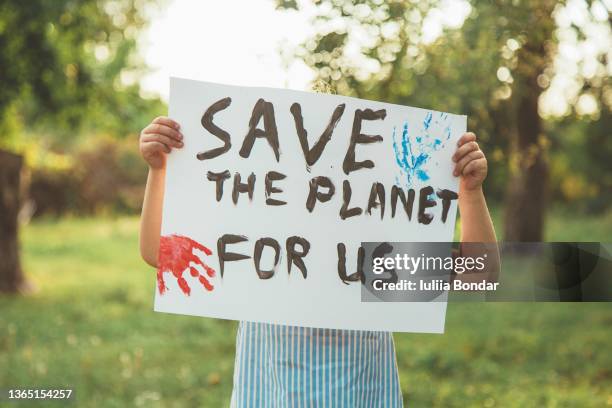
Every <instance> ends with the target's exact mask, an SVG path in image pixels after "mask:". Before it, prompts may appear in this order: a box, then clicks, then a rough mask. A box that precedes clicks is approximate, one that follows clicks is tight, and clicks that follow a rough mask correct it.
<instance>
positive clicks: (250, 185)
mask: <svg viewBox="0 0 612 408" xmlns="http://www.w3.org/2000/svg"><path fill="white" fill-rule="evenodd" d="M254 190H255V173H251V175H250V176H249V178H247V183H246V184H244V183H241V182H240V173H236V174H234V189H233V190H232V201H233V202H234V204H236V203H238V194H240V193H247V194H248V195H249V200H252V199H253V191H254Z"/></svg>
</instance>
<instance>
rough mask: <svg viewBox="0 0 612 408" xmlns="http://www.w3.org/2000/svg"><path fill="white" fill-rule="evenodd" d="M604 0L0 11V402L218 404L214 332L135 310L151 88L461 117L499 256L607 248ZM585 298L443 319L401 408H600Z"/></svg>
mask: <svg viewBox="0 0 612 408" xmlns="http://www.w3.org/2000/svg"><path fill="white" fill-rule="evenodd" d="M611 11H612V2H610V1H609V0H592V1H591V0H589V1H587V0H567V1H550V0H541V1H530V0H508V1H506V0H486V1H485V0H471V1H463V0H421V1H416V0H414V1H382V0H359V1H344V0H318V1H299V0H249V1H246V0H244V1H237V0H227V1H180V0H174V1H173V0H163V1H162V0H158V1H155V0H81V1H77V0H56V1H53V2H50V1H44V0H31V1H28V2H18V1H11V0H0V81H1V86H0V388H1V387H9V386H21V387H23V386H71V387H73V388H75V389H76V397H77V401H78V402H79V404H83V405H86V406H133V405H136V406H223V405H227V404H228V402H229V396H230V391H231V374H232V370H233V352H234V336H235V328H236V324H235V322H227V321H215V320H211V319H202V318H193V317H185V316H168V315H162V314H154V313H153V312H152V311H151V309H152V297H153V293H154V277H153V271H152V270H151V269H150V268H148V267H146V266H145V265H144V264H143V262H142V261H141V260H140V258H139V255H138V244H137V231H138V212H139V210H140V205H141V200H142V195H143V191H144V183H145V180H146V172H147V168H146V165H145V164H144V163H143V161H142V160H141V159H140V157H139V154H138V144H137V141H138V134H139V132H140V129H142V128H143V127H144V126H145V125H146V124H147V123H149V122H150V121H151V120H152V119H153V118H154V117H156V116H159V115H165V114H166V113H167V97H168V77H169V75H174V76H181V77H187V78H192V79H200V80H205V81H212V82H222V83H227V84H236V85H252V86H272V87H281V88H283V87H285V88H291V89H297V90H321V89H324V90H326V91H331V92H334V93H338V94H341V95H349V96H356V97H359V98H365V99H374V100H380V101H385V102H391V103H398V104H404V105H412V106H419V107H423V108H429V109H435V110H439V111H447V112H453V113H458V114H466V115H468V128H469V130H471V131H474V132H475V133H476V134H477V135H478V136H479V139H480V143H481V146H482V148H483V150H484V151H485V153H486V154H487V157H488V160H489V177H488V179H487V181H486V185H485V193H486V196H487V199H488V201H489V203H490V206H491V211H492V214H493V218H494V222H495V227H496V230H497V232H498V237H499V238H500V239H502V238H503V239H504V240H508V241H542V240H547V241H609V240H610V237H611V236H612V234H611V233H612V207H611V202H612V165H611V164H610V160H611V159H612V138H611V137H612V134H611V130H612V115H611V107H612V86H611V85H612V84H611V82H610V74H611V73H612V66H611V65H610V59H611V57H612V31H611V21H612V18H611V16H612V14H611ZM611 311H612V309H611V308H610V306H609V305H608V304H605V303H602V304H569V303H568V304H552V303H551V304H485V305H476V304H468V303H465V304H453V305H451V306H449V311H448V315H447V330H446V334H445V335H443V336H434V335H413V334H398V335H396V336H395V340H396V344H397V348H398V364H399V366H400V374H401V381H402V388H403V391H404V397H405V400H406V401H405V402H406V403H407V404H408V405H409V406H416V407H420V406H444V407H450V406H466V405H467V406H471V405H476V406H487V407H493V406H503V407H506V406H517V407H519V406H520V407H524V406H546V407H565V406H584V407H587V406H593V407H595V406H597V407H600V406H606V405H610V406H612V387H611V386H610V384H612V353H610V351H609V333H610V329H611V328H612V314H611V313H610V312H611Z"/></svg>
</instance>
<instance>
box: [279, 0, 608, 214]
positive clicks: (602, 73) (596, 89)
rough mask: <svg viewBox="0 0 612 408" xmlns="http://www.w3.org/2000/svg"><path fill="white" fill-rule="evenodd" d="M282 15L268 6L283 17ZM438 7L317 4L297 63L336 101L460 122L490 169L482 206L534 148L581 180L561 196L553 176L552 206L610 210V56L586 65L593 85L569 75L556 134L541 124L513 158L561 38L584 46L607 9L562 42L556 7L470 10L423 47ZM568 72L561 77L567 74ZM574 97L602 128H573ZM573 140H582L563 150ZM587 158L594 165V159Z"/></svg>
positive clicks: (343, 0)
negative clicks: (588, 103)
mask: <svg viewBox="0 0 612 408" xmlns="http://www.w3.org/2000/svg"><path fill="white" fill-rule="evenodd" d="M282 3H283V2H277V5H278V6H279V7H281V8H282V7H283V4H282ZM443 3H444V2H440V1H436V0H430V1H418V2H417V1H389V2H383V1H378V0H363V1H359V2H354V1H348V0H320V1H317V2H316V4H317V7H318V8H317V10H318V12H317V14H316V16H315V18H314V21H313V24H314V26H315V27H316V30H317V33H316V34H315V35H314V36H313V37H312V38H309V39H307V40H306V41H305V42H304V44H303V45H302V46H301V47H300V48H299V49H298V50H296V56H297V57H298V58H301V59H302V60H303V61H304V62H305V63H306V64H307V65H309V66H310V67H312V68H314V70H315V72H316V81H321V80H322V81H326V82H329V83H330V85H331V86H332V87H333V88H334V89H336V90H337V92H338V93H339V94H344V95H354V96H357V97H360V98H366V99H374V100H382V101H387V102H393V103H399V104H405V105H413V106H420V107H424V108H433V109H436V110H441V111H449V112H456V113H462V114H467V115H468V118H469V123H468V128H469V129H471V130H474V131H475V132H476V133H477V134H478V136H479V138H480V143H481V145H482V146H483V148H484V151H485V152H486V153H487V155H488V159H489V162H490V166H489V168H490V175H489V177H488V179H487V186H486V188H487V195H488V196H489V197H492V198H496V199H498V200H500V199H501V198H502V196H503V195H504V193H505V186H506V185H507V183H508V180H509V175H510V173H511V172H512V171H515V170H516V168H517V166H518V165H519V164H518V163H519V162H520V161H521V160H523V159H524V157H517V155H516V154H515V153H516V152H518V156H526V155H528V154H529V150H530V149H531V148H534V149H537V150H541V151H543V152H544V153H547V152H549V149H552V150H550V154H551V155H553V156H557V157H559V156H562V157H564V160H566V161H567V162H569V163H572V166H570V167H569V168H571V170H572V173H571V174H569V176H570V177H571V178H572V179H574V180H578V179H580V180H582V182H580V183H571V182H570V183H565V184H566V185H565V186H564V185H563V183H564V181H565V179H566V176H568V174H567V173H566V174H561V173H558V172H557V173H554V172H553V173H554V174H553V178H552V179H551V186H552V190H553V194H555V197H557V198H558V199H560V200H566V201H568V202H569V203H575V202H576V200H575V198H574V197H575V196H581V197H582V198H583V199H586V200H590V203H589V204H588V205H586V206H585V205H582V207H589V208H590V209H595V208H598V209H600V210H601V209H603V208H605V207H606V205H603V203H604V202H607V203H610V202H612V193H610V191H612V189H611V188H610V184H609V183H610V181H609V180H610V177H612V176H611V175H610V171H609V166H608V159H606V157H609V154H607V155H606V153H605V152H609V151H610V149H612V147H611V143H612V141H611V139H610V132H609V129H610V126H609V117H610V109H611V106H610V101H611V99H610V94H611V93H612V88H611V87H610V80H609V76H608V75H607V72H609V66H608V64H609V61H608V57H606V55H605V52H607V51H603V52H604V54H598V55H596V56H594V57H593V58H594V59H593V60H590V61H589V63H593V64H595V65H596V66H597V67H598V69H597V70H595V71H594V72H595V73H594V74H588V75H583V74H582V70H581V69H580V64H581V63H580V62H579V63H578V67H577V68H576V73H575V75H574V78H573V79H575V80H576V81H577V83H578V84H582V86H583V89H580V90H579V92H578V97H575V98H573V99H570V100H568V103H569V104H570V112H568V116H567V117H566V118H564V119H563V124H562V125H559V120H558V119H555V118H548V117H546V118H544V119H545V123H544V128H543V129H542V132H543V134H542V135H541V136H540V137H538V138H537V140H536V141H535V144H534V145H533V146H531V147H524V148H522V150H521V149H519V150H515V149H514V147H515V144H516V142H517V140H519V139H520V138H519V133H521V129H524V128H525V127H531V128H532V129H535V130H536V131H537V128H538V125H537V124H534V122H535V120H534V118H533V117H532V116H530V115H532V114H535V115H537V103H538V99H539V98H540V96H541V95H542V93H543V92H544V91H545V90H546V89H547V88H548V86H549V84H550V83H551V81H552V80H553V79H554V77H555V75H556V74H557V72H556V71H555V70H556V69H558V67H556V66H555V64H554V61H555V58H556V56H557V55H558V52H557V47H558V44H559V41H560V40H559V38H558V35H562V34H563V35H565V37H568V36H569V37H570V38H571V37H572V36H574V37H576V38H578V39H581V38H584V37H585V36H586V34H585V33H588V32H589V30H591V29H592V28H593V27H594V26H596V24H605V22H603V23H601V22H599V21H597V18H595V17H594V13H593V10H594V8H595V6H600V7H603V9H604V10H608V9H606V6H605V4H604V3H602V2H600V1H595V2H588V4H587V3H585V8H586V10H587V12H588V13H589V14H588V17H587V19H586V21H584V22H583V25H582V26H578V25H576V24H574V25H572V26H571V27H569V28H564V30H566V32H560V31H558V27H557V26H556V22H555V15H556V13H558V12H559V11H560V10H561V9H562V8H563V7H564V2H557V1H551V0H546V1H535V0H533V1H532V0H526V1H514V0H498V1H489V0H472V1H469V2H468V4H469V7H470V8H471V10H470V12H469V14H468V16H467V18H466V19H465V21H464V22H463V24H462V25H461V27H451V26H444V27H443V32H442V33H441V35H440V36H438V37H437V38H436V39H435V40H434V41H433V42H428V41H425V38H424V36H425V30H424V28H425V26H426V24H425V22H426V21H427V19H428V18H430V17H432V16H436V15H437V14H439V13H441V12H440V10H439V7H440V6H441V5H442V4H443ZM595 3H597V4H595ZM589 6H590V8H589ZM608 13H609V10H608ZM578 46H580V44H578ZM567 68H568V67H561V68H560V69H561V70H562V71H564V72H565V71H566V70H567ZM583 93H589V94H592V95H593V96H594V97H595V99H596V101H597V106H598V107H597V109H598V114H597V116H599V117H600V119H598V120H597V118H595V120H594V118H588V117H587V118H585V117H581V116H580V115H579V114H578V113H577V111H576V110H575V105H576V104H577V102H578V100H579V96H580V95H581V94H583ZM530 104H531V107H530V110H529V111H526V110H525V107H526V106H530ZM521 125H522V127H521ZM568 125H571V126H569V127H571V128H572V130H571V131H570V130H568V128H569V127H568ZM538 132H539V131H538ZM578 133H582V134H583V137H581V138H578V139H574V140H573V141H571V142H569V141H568V139H569V138H570V137H572V136H573V135H575V134H578ZM572 134H573V135H572ZM570 145H571V146H572V148H571V149H567V148H566V147H567V146H570ZM596 151H599V152H602V153H600V154H594V155H592V156H591V153H595V152H596ZM580 156H589V157H590V159H589V162H588V163H585V165H584V166H574V165H573V164H574V163H575V162H579V161H580V160H582V159H581V157H580ZM527 163H528V160H527ZM521 165H523V164H521ZM606 168H607V170H606ZM570 184H571V185H575V186H578V185H580V186H582V185H587V186H586V187H585V188H586V189H587V190H588V189H589V188H591V189H595V190H596V191H597V194H596V196H593V195H591V196H589V195H588V194H587V195H584V194H581V192H580V191H578V190H580V189H581V188H582V187H575V188H572V187H570ZM543 186H544V183H543ZM596 201H597V202H596Z"/></svg>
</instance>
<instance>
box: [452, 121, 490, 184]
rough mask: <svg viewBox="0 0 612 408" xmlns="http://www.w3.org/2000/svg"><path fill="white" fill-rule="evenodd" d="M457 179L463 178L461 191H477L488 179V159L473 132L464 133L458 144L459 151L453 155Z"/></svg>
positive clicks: (454, 172) (454, 173)
mask: <svg viewBox="0 0 612 408" xmlns="http://www.w3.org/2000/svg"><path fill="white" fill-rule="evenodd" d="M453 161H454V162H455V163H456V164H455V170H454V171H453V175H454V176H455V177H457V176H461V180H460V186H459V190H460V191H466V190H477V189H479V188H480V187H481V186H482V182H483V181H484V179H485V178H486V177H487V168H488V167H487V158H486V157H485V155H484V153H483V152H482V150H480V147H479V146H478V143H477V142H476V135H475V134H474V133H472V132H467V133H464V134H463V136H461V137H460V138H459V141H458V142H457V151H456V152H455V154H454V155H453Z"/></svg>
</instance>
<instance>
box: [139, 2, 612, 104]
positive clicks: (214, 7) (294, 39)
mask: <svg viewBox="0 0 612 408" xmlns="http://www.w3.org/2000/svg"><path fill="white" fill-rule="evenodd" d="M610 2H612V0H606V1H604V3H610ZM300 3H301V5H302V8H301V10H300V11H299V12H297V11H293V10H291V11H286V10H283V11H281V10H276V9H275V7H274V2H273V1H272V0H223V1H215V0H206V1H198V0H166V1H165V2H162V5H161V6H155V7H154V8H151V9H150V10H149V17H150V21H151V23H150V25H149V27H148V28H147V29H146V30H145V31H144V33H143V35H142V36H141V37H140V43H139V48H140V52H141V54H142V55H143V57H144V58H145V63H146V64H147V66H148V67H149V68H150V73H149V74H148V75H146V76H145V77H143V78H142V80H141V85H142V88H143V90H144V91H145V92H148V93H152V94H159V95H161V96H162V98H163V99H166V100H167V97H168V78H169V76H178V77H184V78H191V79H199V80H203V81H211V82H220V83H225V84H234V85H249V86H270V87H279V88H290V89H297V90H306V89H309V88H310V82H311V80H312V78H313V77H314V74H313V72H312V71H311V70H310V68H309V67H307V66H306V65H305V64H304V63H303V62H302V61H300V60H295V59H291V58H283V57H282V55H283V52H281V51H285V54H286V55H291V53H292V50H294V49H295V47H296V46H297V45H299V44H300V43H302V42H303V41H304V40H305V39H307V38H309V37H311V36H312V35H313V33H314V28H313V27H312V26H311V24H310V21H311V17H312V16H313V14H314V13H315V11H316V10H315V7H314V6H313V5H311V4H310V3H309V2H308V1H305V0H303V1H300ZM309 4H310V5H309ZM606 7H607V8H610V7H611V6H610V5H606V6H605V7H604V6H601V7H600V8H603V9H599V10H597V9H595V10H593V9H592V10H591V14H593V15H595V17H596V19H598V20H601V23H602V24H598V25H590V26H589V27H588V30H587V32H588V33H589V35H590V36H591V40H590V41H587V42H586V43H582V44H578V43H577V42H576V38H575V35H573V34H572V31H571V30H565V31H564V28H568V27H570V26H571V24H576V25H579V26H581V25H582V24H584V21H585V20H586V19H587V18H588V14H589V10H588V9H587V6H586V4H585V2H584V1H583V0H569V1H568V3H567V6H566V7H565V8H564V9H563V10H561V12H558V13H557V15H556V20H557V25H558V26H559V28H560V29H559V31H558V33H557V34H558V36H559V39H560V40H561V44H560V47H559V53H558V56H557V60H556V61H555V64H556V66H557V67H562V69H561V70H559V69H558V70H557V71H558V72H560V73H561V75H556V76H555V77H554V78H553V80H552V82H551V83H550V88H549V89H548V91H547V92H546V93H545V94H544V95H543V98H542V100H541V102H542V106H543V110H544V114H550V115H562V114H564V112H566V111H567V108H568V105H567V103H566V102H565V101H566V100H569V99H571V98H572V97H575V96H576V93H577V92H578V91H579V89H580V88H581V83H579V82H577V81H576V80H575V77H576V74H577V73H578V70H580V72H581V73H582V74H583V75H584V74H587V75H594V74H595V70H596V69H598V67H597V66H596V65H594V64H592V63H588V62H587V63H586V64H577V63H576V62H577V61H579V60H589V59H593V58H591V57H592V56H594V55H596V53H597V52H600V50H602V49H603V50H607V49H612V37H611V34H610V27H609V25H608V24H606V21H607V17H608V16H607V14H608V13H607V10H606V9H605V8H606ZM439 8H440V10H435V11H434V12H433V13H430V15H429V16H428V17H427V18H426V19H425V20H424V21H423V38H424V39H425V41H432V40H434V39H435V38H436V37H437V36H439V35H440V34H441V33H442V29H443V27H444V26H448V27H459V26H461V24H462V23H463V21H464V19H465V18H466V17H467V15H468V14H469V11H470V6H469V5H468V4H467V2H466V1H461V0H441V1H440V7H439ZM350 48H351V47H347V49H348V51H349V52H350ZM358 48H359V47H356V49H357V51H356V54H358V53H359V52H358ZM355 61H357V62H358V63H361V62H360V61H361V59H360V56H359V55H356V56H355ZM366 62H367V61H364V63H363V65H364V67H367V64H366ZM506 71H507V70H504V69H503V68H502V69H501V70H500V71H498V78H499V79H500V81H504V80H505V78H508V77H509V76H510V72H509V71H508V72H506ZM593 103H595V102H594V99H593V100H589V98H588V97H587V98H585V99H584V100H579V105H582V106H579V107H580V108H582V109H583V110H584V111H589V110H591V108H592V105H593Z"/></svg>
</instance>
